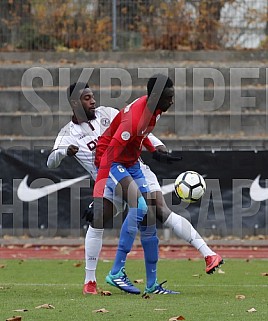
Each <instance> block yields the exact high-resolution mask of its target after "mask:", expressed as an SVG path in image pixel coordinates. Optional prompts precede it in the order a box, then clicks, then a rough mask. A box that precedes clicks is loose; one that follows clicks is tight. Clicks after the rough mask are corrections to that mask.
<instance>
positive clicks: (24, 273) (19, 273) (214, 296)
mask: <svg viewBox="0 0 268 321" xmlns="http://www.w3.org/2000/svg"><path fill="white" fill-rule="evenodd" d="M76 263H77V261H72V260H65V261H64V260H62V261H60V260H25V261H19V260H0V266H1V268H0V320H6V319H7V318H10V317H12V316H18V315H20V316H22V321H43V320H47V321H76V320H77V321H78V320H79V321H86V320H93V321H94V320H105V321H109V320H116V321H121V320H122V321H123V320H124V321H125V320H138V321H145V320H146V321H150V320H152V321H165V320H166V321H168V320H169V319H170V318H172V317H179V316H182V317H183V318H184V319H185V320H186V321H190V320H191V321H212V320H213V321H215V320H218V321H245V320H251V321H252V320H258V321H264V320H268V276H265V275H263V274H265V273H268V261H267V260H249V261H246V260H233V259H232V260H231V259H230V260H226V262H225V264H224V265H223V266H222V267H221V272H222V273H215V274H213V275H206V274H205V272H204V265H205V264H204V261H203V260H192V261H188V260H166V259H165V260H160V261H159V266H158V280H159V281H160V282H161V281H164V280H168V283H166V284H165V285H166V287H168V288H170V289H172V290H178V291H181V294H180V295H151V296H150V298H148V299H144V298H142V297H141V295H129V294H126V293H124V292H121V291H120V290H118V289H116V288H114V287H111V286H110V285H108V284H106V283H105V281H104V278H105V275H106V274H107V272H108V271H109V269H110V267H111V265H112V262H106V261H105V262H104V261H101V262H100V263H99V265H98V270H97V277H98V287H100V288H101V289H103V290H108V291H111V292H112V295H111V296H101V295H95V296H83V295H82V284H83V279H84V266H83V264H82V265H80V266H78V267H76V266H75V265H76ZM78 265H79V264H78ZM126 269H127V273H128V276H129V278H130V279H131V280H135V279H145V270H144V263H143V261H140V260H129V261H128V262H127V266H126ZM223 272H224V273H223ZM137 286H138V287H139V288H140V289H141V290H142V291H143V289H144V284H137ZM237 295H244V296H245V298H244V299H243V300H239V299H237V298H236V296H237ZM46 303H48V304H51V305H53V306H54V307H55V309H36V308H35V307H36V306H39V305H42V304H46ZM101 308H105V309H106V310H108V311H109V312H108V313H95V312H93V310H97V309H101ZM252 308H254V309H255V310H256V312H247V310H250V309H252ZM17 309H27V310H28V311H25V312H15V311H14V310H17Z"/></svg>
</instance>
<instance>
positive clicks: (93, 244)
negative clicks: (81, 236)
mask: <svg viewBox="0 0 268 321" xmlns="http://www.w3.org/2000/svg"><path fill="white" fill-rule="evenodd" d="M102 235H103V229H97V228H93V227H91V226H89V227H88V230H87V234H86V238H85V261H86V266H85V272H86V276H85V284H86V283H88V282H89V281H96V274H95V272H96V268H97V264H98V260H99V255H100V251H101V247H102Z"/></svg>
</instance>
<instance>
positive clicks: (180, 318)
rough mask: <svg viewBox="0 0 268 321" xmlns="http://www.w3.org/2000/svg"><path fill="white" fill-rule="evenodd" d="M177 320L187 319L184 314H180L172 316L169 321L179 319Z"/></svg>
mask: <svg viewBox="0 0 268 321" xmlns="http://www.w3.org/2000/svg"><path fill="white" fill-rule="evenodd" d="M177 320H185V318H184V317H183V316H182V315H180V316H179V317H172V318H170V319H169V320H168V321H177Z"/></svg>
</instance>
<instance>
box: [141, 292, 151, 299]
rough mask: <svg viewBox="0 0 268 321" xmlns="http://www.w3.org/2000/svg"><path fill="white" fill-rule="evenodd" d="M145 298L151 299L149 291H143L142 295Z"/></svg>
mask: <svg viewBox="0 0 268 321" xmlns="http://www.w3.org/2000/svg"><path fill="white" fill-rule="evenodd" d="M141 297H142V298H143V299H150V295H149V294H147V293H143V295H142V296H141Z"/></svg>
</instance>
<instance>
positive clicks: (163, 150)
mask: <svg viewBox="0 0 268 321" xmlns="http://www.w3.org/2000/svg"><path fill="white" fill-rule="evenodd" d="M155 149H156V150H157V151H158V152H160V153H168V150H167V147H166V146H165V145H158V146H155Z"/></svg>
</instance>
